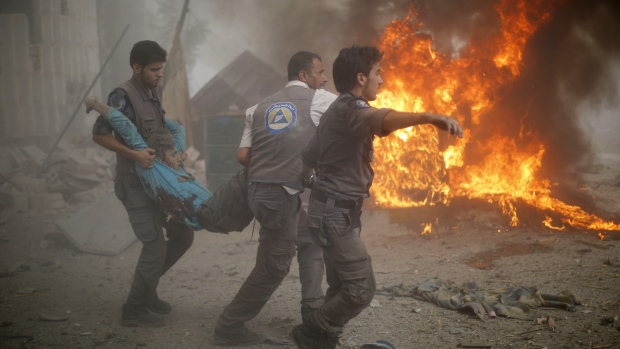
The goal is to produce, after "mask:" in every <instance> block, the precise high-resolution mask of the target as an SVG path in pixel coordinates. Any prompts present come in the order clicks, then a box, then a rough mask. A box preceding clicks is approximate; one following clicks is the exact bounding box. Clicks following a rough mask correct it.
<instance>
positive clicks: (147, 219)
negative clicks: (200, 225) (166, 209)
mask: <svg viewBox="0 0 620 349" xmlns="http://www.w3.org/2000/svg"><path fill="white" fill-rule="evenodd" d="M114 191H115V193H116V196H117V197H118V198H119V199H120V200H121V202H122V203H123V205H124V206H125V210H126V211H127V215H128V216H129V221H130V223H131V227H132V228H133V231H134V233H135V234H136V237H137V238H138V240H140V242H141V243H142V251H141V252H140V257H139V258H138V262H137V264H136V269H135V273H134V277H133V282H132V283H131V289H130V291H129V296H128V297H127V303H128V304H131V305H134V306H137V307H143V306H146V305H147V304H150V303H152V302H153V301H154V300H155V297H157V285H158V284H159V279H160V278H161V276H162V275H163V274H165V273H166V272H167V271H168V270H169V269H170V268H171V267H172V266H173V265H174V264H175V263H176V262H177V261H178V260H179V259H180V258H181V256H183V254H185V252H186V251H187V250H188V249H189V248H190V246H191V245H192V243H193V241H194V231H193V230H192V229H191V228H189V227H188V226H186V225H184V224H181V223H175V222H165V216H164V214H163V212H161V211H160V210H159V209H158V208H157V207H156V206H155V203H154V202H153V200H151V199H150V198H149V197H148V196H147V195H146V192H145V191H144V189H143V188H142V185H141V184H140V180H139V179H138V177H137V176H136V175H134V174H118V175H117V177H116V180H115V183H114ZM162 227H163V228H166V236H167V237H168V240H167V241H166V238H165V237H164V232H163V229H162Z"/></svg>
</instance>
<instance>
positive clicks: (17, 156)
mask: <svg viewBox="0 0 620 349" xmlns="http://www.w3.org/2000/svg"><path fill="white" fill-rule="evenodd" d="M11 159H12V160H13V164H14V165H15V167H20V166H22V165H23V164H24V163H26V160H27V158H26V156H25V155H24V153H22V151H21V150H20V149H19V148H15V149H11Z"/></svg>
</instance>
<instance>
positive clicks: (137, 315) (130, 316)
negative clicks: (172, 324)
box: [121, 303, 164, 327]
mask: <svg viewBox="0 0 620 349" xmlns="http://www.w3.org/2000/svg"><path fill="white" fill-rule="evenodd" d="M121 325H122V326H127V327H162V326H163V325H164V319H162V318H159V317H157V316H154V315H152V314H151V313H149V312H148V311H147V310H146V308H142V307H137V306H135V305H130V304H127V303H125V304H123V312H122V318H121Z"/></svg>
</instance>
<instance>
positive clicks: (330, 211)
mask: <svg viewBox="0 0 620 349" xmlns="http://www.w3.org/2000/svg"><path fill="white" fill-rule="evenodd" d="M335 204H336V200H334V199H332V198H330V197H328V198H327V200H326V202H325V212H324V213H323V215H325V216H333V215H334V205H335Z"/></svg>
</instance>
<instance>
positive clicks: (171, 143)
mask: <svg viewBox="0 0 620 349" xmlns="http://www.w3.org/2000/svg"><path fill="white" fill-rule="evenodd" d="M146 145H147V146H148V147H149V148H151V149H153V150H155V156H156V157H158V158H160V159H162V158H163V157H164V152H166V151H168V150H171V149H176V147H177V144H176V141H175V139H174V137H173V136H172V134H171V133H170V131H168V130H158V131H155V132H153V134H151V135H150V136H149V138H148V139H147V140H146Z"/></svg>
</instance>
